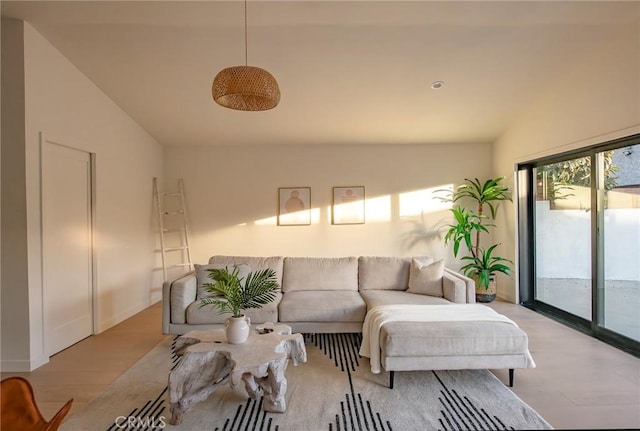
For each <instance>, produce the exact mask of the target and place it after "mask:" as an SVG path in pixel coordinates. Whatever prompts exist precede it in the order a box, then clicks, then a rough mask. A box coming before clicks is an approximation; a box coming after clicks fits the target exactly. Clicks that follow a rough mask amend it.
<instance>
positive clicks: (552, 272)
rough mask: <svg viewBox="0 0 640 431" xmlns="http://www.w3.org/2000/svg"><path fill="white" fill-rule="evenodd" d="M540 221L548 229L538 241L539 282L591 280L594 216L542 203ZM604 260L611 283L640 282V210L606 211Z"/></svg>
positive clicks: (537, 218) (543, 231) (537, 205)
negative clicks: (558, 208) (550, 280)
mask: <svg viewBox="0 0 640 431" xmlns="http://www.w3.org/2000/svg"><path fill="white" fill-rule="evenodd" d="M536 220H537V223H538V225H539V226H544V229H542V230H541V231H540V232H539V235H538V236H537V238H536V240H537V241H536V250H538V256H537V260H536V265H537V274H538V278H563V279H564V278H576V279H583V280H591V236H590V235H585V232H587V233H588V232H589V231H590V230H591V212H590V211H585V210H577V209H570V210H564V209H560V210H551V209H549V201H538V202H536ZM604 260H605V277H606V279H607V280H625V281H640V270H639V269H638V262H640V209H638V208H617V209H607V210H605V217H604Z"/></svg>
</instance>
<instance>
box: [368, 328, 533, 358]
mask: <svg viewBox="0 0 640 431" xmlns="http://www.w3.org/2000/svg"><path fill="white" fill-rule="evenodd" d="M380 346H381V348H382V354H383V356H394V357H397V356H406V357H415V356H473V355H505V354H520V353H522V352H524V351H526V350H527V349H528V339H527V335H526V334H525V333H524V332H523V331H522V330H521V329H520V328H518V327H517V326H516V325H510V324H506V323H502V322H428V323H424V322H389V323H386V324H384V325H383V326H382V328H381V330H380Z"/></svg>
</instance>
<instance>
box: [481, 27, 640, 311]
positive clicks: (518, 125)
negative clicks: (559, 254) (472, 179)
mask: <svg viewBox="0 0 640 431" xmlns="http://www.w3.org/2000/svg"><path fill="white" fill-rule="evenodd" d="M638 34H640V23H639V21H638V16H636V17H635V18H634V17H630V20H629V22H628V23H627V24H626V25H620V26H619V27H618V28H617V32H616V33H611V34H609V35H608V37H607V38H603V40H602V43H601V44H600V45H597V46H590V47H588V49H587V50H586V51H585V52H584V53H583V55H582V58H583V60H581V61H579V62H576V63H573V64H571V65H568V69H567V70H565V71H559V72H562V73H559V74H558V76H555V77H553V79H549V86H548V89H547V91H546V92H544V93H542V94H540V97H539V98H538V100H534V101H527V102H528V107H527V108H526V109H525V110H524V111H523V113H522V114H521V115H520V116H519V117H518V118H517V119H516V120H515V121H514V122H513V124H512V126H511V127H510V128H509V129H508V130H507V132H506V133H504V134H503V136H502V137H501V138H500V139H498V140H497V141H496V142H495V144H494V148H493V173H494V175H496V176H505V177H507V181H508V183H509V184H511V185H512V184H514V183H515V181H514V167H515V165H516V164H517V163H518V162H524V161H528V160H533V159H536V158H540V157H542V156H547V155H552V154H556V153H561V152H564V151H568V150H571V149H576V148H582V147H587V146H590V145H594V144H597V143H601V142H605V141H608V140H611V139H615V138H620V137H624V136H628V135H631V134H634V133H638V132H640V54H639V51H640V48H639V45H638ZM500 217H502V218H501V219H502V220H505V222H504V223H500V224H499V229H498V231H497V235H496V238H497V240H498V241H500V242H502V243H503V244H504V245H505V246H506V249H507V251H508V253H509V257H510V258H512V259H515V250H516V228H515V226H516V221H515V220H516V214H515V209H514V206H513V205H505V206H504V207H503V210H502V211H501V215H500ZM501 279H502V280H504V283H499V287H498V295H499V296H501V297H503V298H506V299H508V300H511V301H517V300H518V294H517V290H516V283H515V278H514V277H510V278H508V279H507V278H506V277H501Z"/></svg>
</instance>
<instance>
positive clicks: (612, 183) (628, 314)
mask: <svg viewBox="0 0 640 431" xmlns="http://www.w3.org/2000/svg"><path fill="white" fill-rule="evenodd" d="M596 160H597V161H598V165H599V166H600V171H601V172H602V173H603V174H602V175H601V176H600V180H599V182H598V198H599V202H600V203H601V205H600V208H601V211H600V213H599V215H600V217H599V226H602V228H601V229H600V233H601V240H600V242H599V245H600V246H601V249H602V251H603V253H602V262H601V265H602V276H601V280H600V283H599V284H598V295H597V297H598V299H599V307H598V324H599V326H600V327H602V328H605V329H608V330H610V331H613V332H615V333H617V334H621V335H623V336H626V337H629V338H631V339H633V340H636V341H640V145H630V146H626V147H622V148H618V149H616V150H613V151H606V152H599V153H597V154H596Z"/></svg>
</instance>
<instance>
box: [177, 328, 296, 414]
mask: <svg viewBox="0 0 640 431" xmlns="http://www.w3.org/2000/svg"><path fill="white" fill-rule="evenodd" d="M176 353H177V354H178V355H179V356H182V358H181V359H180V362H179V363H178V365H177V366H176V368H175V369H174V370H173V371H171V372H170V373H169V403H170V406H171V407H170V409H171V421H170V423H171V424H172V425H177V424H180V423H181V422H182V416H183V415H184V413H186V412H187V411H188V410H189V409H190V408H191V407H193V406H194V405H195V404H197V403H199V402H200V401H203V400H205V399H207V397H209V395H210V394H211V393H213V392H214V391H215V390H216V389H217V388H218V386H220V385H221V384H223V383H225V382H227V381H228V380H230V382H231V387H236V386H237V385H238V384H240V382H241V381H243V382H244V385H245V389H246V391H247V393H248V394H249V396H250V397H251V398H253V399H256V398H258V397H259V396H260V395H264V402H263V410H264V411H267V412H274V413H282V412H284V411H285V410H286V402H285V399H284V396H285V394H286V392H287V379H286V377H285V371H286V370H287V365H288V362H289V359H292V360H293V365H298V364H299V363H302V362H307V351H306V350H305V347H304V339H303V337H302V334H291V328H290V327H289V326H286V325H275V326H274V327H273V332H270V333H267V334H258V333H257V332H256V331H255V330H254V329H252V330H251V332H250V334H249V339H248V340H247V341H246V342H245V343H243V344H228V343H227V339H226V336H225V334H224V329H214V330H210V331H190V332H187V333H186V334H184V335H182V336H181V337H179V338H178V339H177V340H176Z"/></svg>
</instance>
